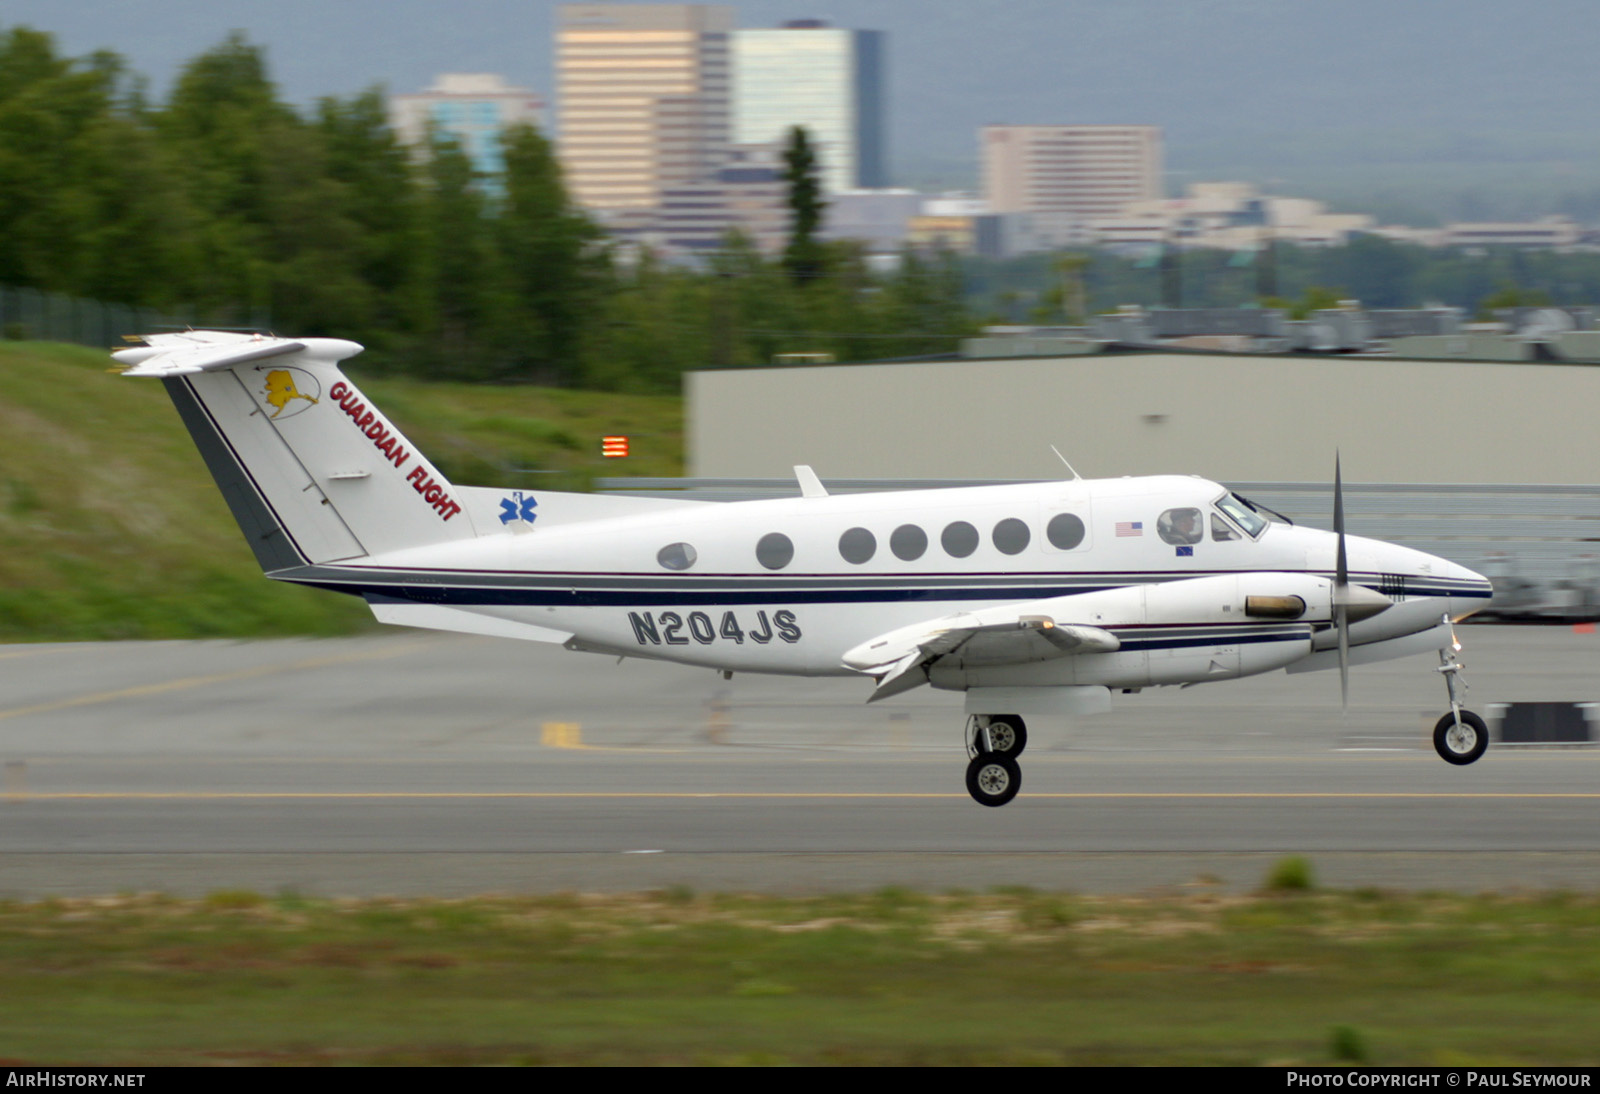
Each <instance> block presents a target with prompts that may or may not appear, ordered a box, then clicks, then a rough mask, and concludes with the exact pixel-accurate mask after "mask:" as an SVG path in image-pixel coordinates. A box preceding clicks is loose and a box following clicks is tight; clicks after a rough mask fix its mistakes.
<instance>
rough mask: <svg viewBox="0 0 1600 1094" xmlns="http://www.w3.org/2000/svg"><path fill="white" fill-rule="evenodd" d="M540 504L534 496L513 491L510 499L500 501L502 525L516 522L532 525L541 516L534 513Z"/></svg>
mask: <svg viewBox="0 0 1600 1094" xmlns="http://www.w3.org/2000/svg"><path fill="white" fill-rule="evenodd" d="M538 504H539V503H538V502H537V501H536V500H534V497H533V495H532V494H524V493H523V492H522V491H521V490H516V491H513V492H512V494H511V496H510V497H509V498H501V499H500V523H501V524H510V523H511V522H512V521H514V520H521V521H526V522H527V523H529V524H532V523H533V521H534V518H535V517H537V516H538V515H539V514H538V513H535V512H534V511H533V510H534V508H535V507H536V506H537V505H538Z"/></svg>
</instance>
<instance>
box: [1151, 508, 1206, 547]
mask: <svg viewBox="0 0 1600 1094" xmlns="http://www.w3.org/2000/svg"><path fill="white" fill-rule="evenodd" d="M1203 531H1204V525H1203V524H1202V523H1201V520H1200V510H1198V509H1168V510H1167V511H1166V512H1165V513H1162V514H1161V516H1160V517H1159V518H1157V520H1156V534H1157V535H1159V536H1160V537H1161V538H1162V539H1164V540H1165V541H1166V542H1168V543H1176V544H1179V545H1180V546H1181V545H1183V544H1186V543H1199V542H1200V537H1201V535H1202V534H1203Z"/></svg>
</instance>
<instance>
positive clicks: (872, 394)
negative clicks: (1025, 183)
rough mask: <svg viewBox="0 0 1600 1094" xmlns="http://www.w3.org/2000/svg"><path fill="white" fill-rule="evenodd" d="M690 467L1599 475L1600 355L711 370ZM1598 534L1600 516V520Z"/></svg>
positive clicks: (1012, 474)
mask: <svg viewBox="0 0 1600 1094" xmlns="http://www.w3.org/2000/svg"><path fill="white" fill-rule="evenodd" d="M686 395H687V397H688V406H687V411H686V413H687V417H688V433H689V474H691V475H696V476H719V477H720V476H784V475H788V474H790V468H791V467H792V466H793V465H794V464H797V463H809V464H811V465H812V466H813V467H815V468H816V470H817V473H818V474H820V475H822V476H823V477H824V478H828V477H839V478H851V477H880V476H881V477H894V478H925V477H926V478H944V477H970V478H1049V477H1052V476H1056V475H1064V474H1065V469H1064V468H1062V467H1061V464H1060V463H1059V462H1058V461H1057V460H1056V458H1055V456H1053V455H1052V454H1051V452H1050V449H1049V446H1050V445H1051V444H1054V445H1055V446H1056V447H1058V448H1059V449H1061V451H1062V453H1063V454H1065V455H1066V457H1067V459H1069V460H1070V461H1072V464H1073V466H1074V467H1075V468H1077V470H1078V471H1079V472H1080V473H1081V474H1083V475H1084V476H1086V477H1110V476H1117V475H1143V474H1158V473H1164V472H1174V473H1192V474H1199V475H1204V476H1206V477H1207V478H1212V479H1219V480H1235V481H1262V480H1277V481H1304V482H1326V481H1328V480H1329V479H1331V478H1332V474H1333V454H1334V450H1335V449H1336V448H1337V449H1340V450H1341V451H1342V452H1343V458H1344V473H1345V478H1346V479H1347V480H1349V481H1353V482H1440V483H1451V482H1464V483H1586V484H1587V483H1600V367H1597V366H1586V365H1568V364H1539V363H1533V362H1526V363H1517V364H1503V363H1501V364H1496V363H1487V362H1460V361H1402V360H1395V359H1385V358H1350V357H1342V358H1312V357H1306V358H1299V357H1265V356H1249V355H1241V356H1225V355H1184V354H1165V353H1151V354H1131V355H1103V354H1102V355H1096V356H1089V357H1068V358H1048V359H1029V360H964V361H950V362H938V363H927V364H887V365H858V366H826V367H816V368H785V367H773V368H764V369H742V370H729V371H708V372H698V373H692V374H690V375H689V376H688V377H687V379H686ZM1597 534H1600V529H1597Z"/></svg>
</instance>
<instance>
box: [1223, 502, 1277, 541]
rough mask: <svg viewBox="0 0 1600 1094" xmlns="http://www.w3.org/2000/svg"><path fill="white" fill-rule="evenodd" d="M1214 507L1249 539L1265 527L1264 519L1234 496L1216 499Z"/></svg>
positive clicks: (1257, 534) (1253, 537)
mask: <svg viewBox="0 0 1600 1094" xmlns="http://www.w3.org/2000/svg"><path fill="white" fill-rule="evenodd" d="M1216 505H1217V508H1218V509H1221V510H1222V511H1223V512H1224V513H1226V514H1228V516H1229V517H1231V518H1232V519H1233V522H1234V523H1235V524H1237V525H1238V526H1239V527H1240V528H1243V529H1244V530H1245V534H1246V535H1248V536H1249V537H1250V538H1251V539H1255V538H1256V537H1257V536H1259V535H1260V534H1261V533H1262V532H1263V531H1264V530H1265V529H1266V527H1267V520H1266V518H1265V517H1263V516H1262V515H1261V514H1260V513H1257V512H1256V511H1255V510H1254V509H1252V508H1251V507H1250V506H1249V505H1248V504H1246V503H1245V501H1244V500H1243V499H1242V498H1240V497H1238V496H1236V495H1234V494H1224V495H1223V496H1222V497H1220V498H1218V499H1217V502H1216Z"/></svg>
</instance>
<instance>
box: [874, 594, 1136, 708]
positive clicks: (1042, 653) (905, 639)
mask: <svg viewBox="0 0 1600 1094" xmlns="http://www.w3.org/2000/svg"><path fill="white" fill-rule="evenodd" d="M1038 608H1039V605H1038V603H1037V602H1028V603H1022V604H1012V605H1003V606H1001V607H998V608H986V609H984V610H983V611H981V612H958V613H957V614H955V615H949V616H944V617H943V618H940V619H930V620H927V621H925V622H922V623H913V624H912V625H911V626H909V627H901V628H899V629H898V630H893V631H890V632H888V633H887V634H882V635H879V636H878V637H877V638H874V639H872V640H870V641H867V642H863V643H862V644H861V645H859V646H857V647H855V648H854V649H852V650H850V651H849V652H848V653H846V654H845V655H844V664H845V665H846V666H847V667H848V668H852V669H855V670H856V671H857V672H862V673H866V674H867V675H869V676H872V677H873V678H874V679H876V680H877V682H878V687H877V689H876V690H875V691H873V693H872V696H871V698H869V699H868V700H867V702H869V703H871V702H875V701H877V700H879V699H887V698H888V697H889V696H891V695H899V694H900V693H901V692H903V691H910V690H911V689H912V688H915V687H919V686H920V685H922V684H926V683H927V682H928V668H929V666H931V665H932V664H933V663H934V662H935V661H938V660H939V659H940V658H943V657H949V656H952V655H959V656H960V658H961V660H962V662H963V663H964V664H967V665H1018V664H1025V663H1027V662H1030V661H1049V660H1052V659H1053V658H1057V657H1065V656H1068V655H1070V654H1086V653H1111V652H1113V651H1115V650H1117V649H1120V648H1121V646H1122V642H1121V641H1120V640H1119V639H1118V638H1117V636H1116V635H1114V634H1112V633H1111V632H1110V631H1106V630H1101V629H1100V628H1099V627H1089V626H1085V625H1083V624H1081V623H1057V622H1056V621H1055V619H1053V618H1052V617H1051V616H1049V615H1046V614H1043V613H1041V612H1040V611H1039V610H1038Z"/></svg>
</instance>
